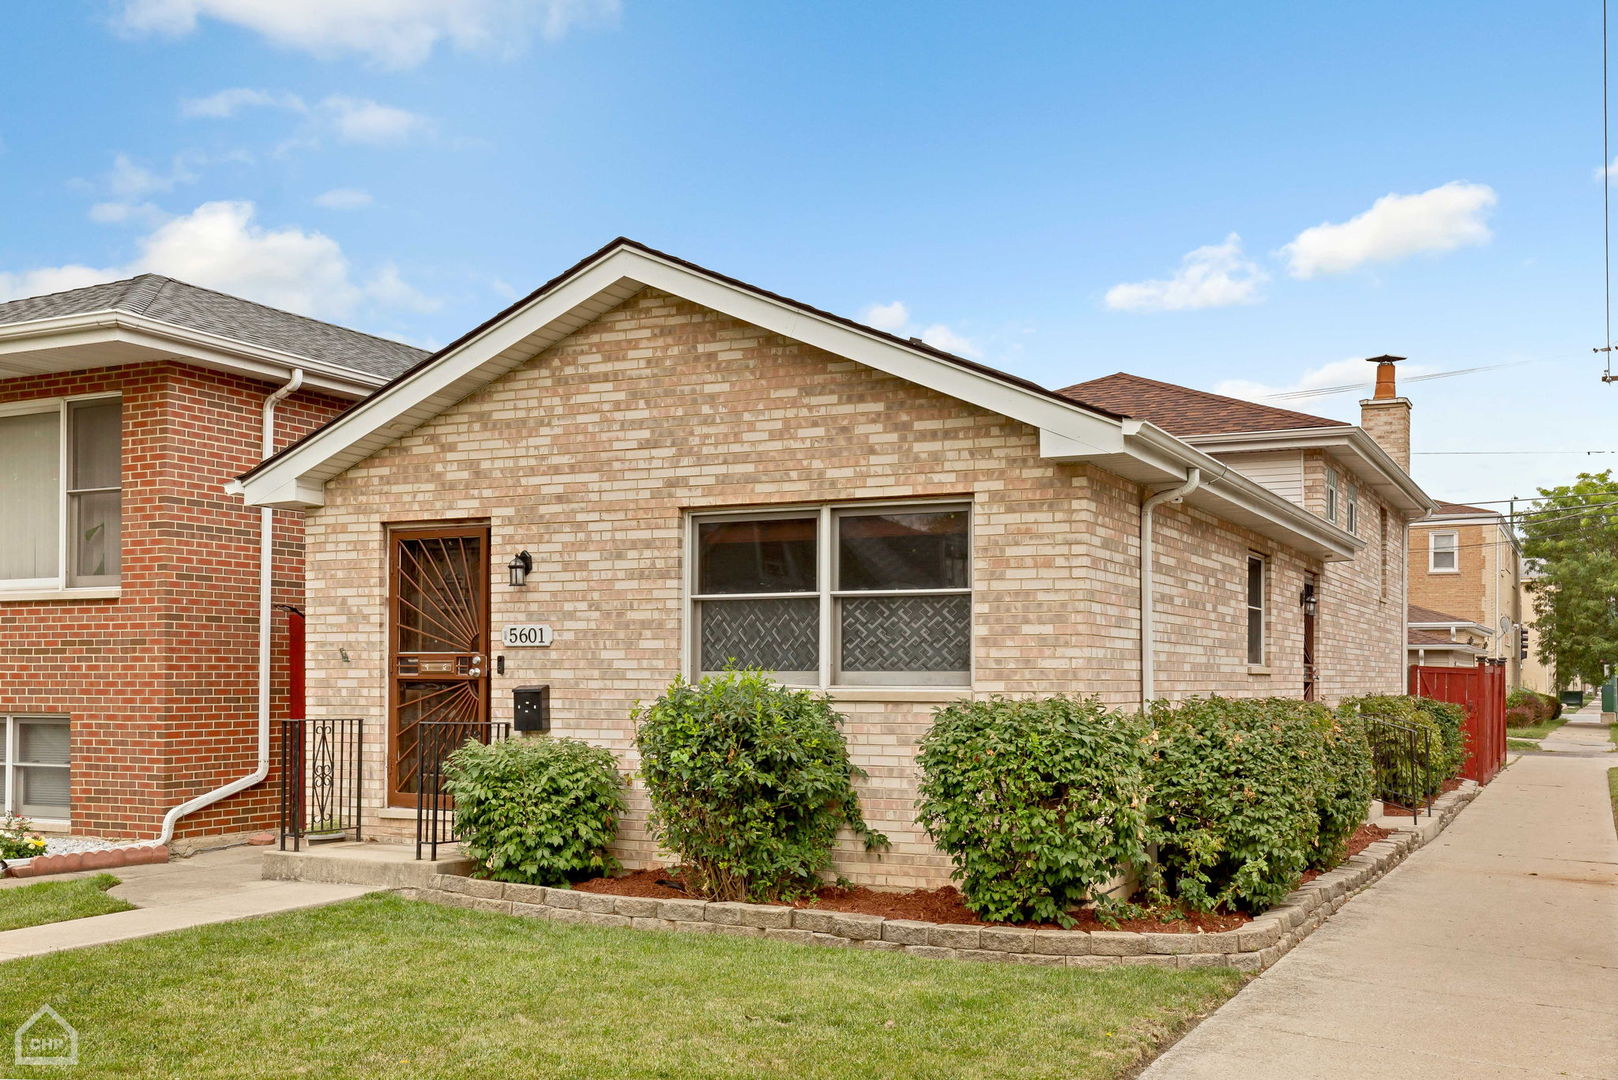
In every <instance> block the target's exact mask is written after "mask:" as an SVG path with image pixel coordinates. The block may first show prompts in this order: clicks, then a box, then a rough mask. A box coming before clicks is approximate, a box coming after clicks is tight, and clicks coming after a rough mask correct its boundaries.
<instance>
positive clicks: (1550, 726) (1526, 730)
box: [1506, 713, 1569, 740]
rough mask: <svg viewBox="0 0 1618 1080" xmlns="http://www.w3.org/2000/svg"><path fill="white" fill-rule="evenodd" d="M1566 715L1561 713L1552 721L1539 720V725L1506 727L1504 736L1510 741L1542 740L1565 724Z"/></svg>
mask: <svg viewBox="0 0 1618 1080" xmlns="http://www.w3.org/2000/svg"><path fill="white" fill-rule="evenodd" d="M1568 715H1569V714H1568V713H1563V714H1562V715H1561V716H1558V717H1557V718H1556V719H1554V720H1541V721H1540V722H1539V723H1537V724H1530V725H1528V726H1527V727H1508V728H1506V735H1507V737H1508V738H1512V739H1534V740H1539V739H1543V738H1544V737H1545V736H1547V735H1549V734H1550V733H1551V732H1553V731H1555V730H1556V729H1557V728H1559V727H1561V726H1562V725H1563V724H1565V723H1567V721H1568Z"/></svg>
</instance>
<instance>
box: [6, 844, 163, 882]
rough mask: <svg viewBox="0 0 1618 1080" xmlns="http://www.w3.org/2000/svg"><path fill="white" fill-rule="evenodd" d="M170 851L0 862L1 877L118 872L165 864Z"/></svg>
mask: <svg viewBox="0 0 1618 1080" xmlns="http://www.w3.org/2000/svg"><path fill="white" fill-rule="evenodd" d="M168 861H169V849H168V848H166V847H162V846H159V845H156V844H139V843H137V844H129V845H126V846H124V847H108V848H96V849H95V850H93V851H64V852H61V853H59V854H56V855H35V856H34V857H33V858H31V859H11V860H0V870H3V873H0V877H16V878H25V877H46V876H48V875H50V874H73V873H77V872H79V871H81V870H115V869H117V868H118V867H120V866H144V865H146V864H148V863H166V862H168Z"/></svg>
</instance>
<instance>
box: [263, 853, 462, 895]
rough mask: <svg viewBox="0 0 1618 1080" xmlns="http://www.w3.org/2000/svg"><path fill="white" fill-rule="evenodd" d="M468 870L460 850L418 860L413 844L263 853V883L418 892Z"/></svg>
mask: <svg viewBox="0 0 1618 1080" xmlns="http://www.w3.org/2000/svg"><path fill="white" fill-rule="evenodd" d="M452 850H453V849H452ZM471 869H472V860H471V859H468V858H466V857H465V856H463V855H461V854H460V853H459V852H458V851H456V852H455V853H454V854H444V853H443V851H442V850H440V857H439V858H437V859H421V860H419V861H418V860H417V859H416V849H415V846H414V845H411V844H368V843H354V842H343V843H336V844H314V845H306V846H305V847H304V849H303V850H302V851H275V850H270V851H266V852H265V853H264V866H263V877H264V878H265V880H267V881H319V882H326V883H329V884H337V885H373V886H376V887H378V888H383V889H420V888H428V887H431V886H432V885H433V884H434V883H435V882H436V881H437V879H438V875H440V874H465V873H467V872H468V871H470V870H471Z"/></svg>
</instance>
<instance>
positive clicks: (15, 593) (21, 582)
mask: <svg viewBox="0 0 1618 1080" xmlns="http://www.w3.org/2000/svg"><path fill="white" fill-rule="evenodd" d="M105 401H117V402H118V403H119V404H120V406H121V405H122V402H123V394H122V392H120V391H116V390H114V391H105V392H101V393H94V394H72V395H69V396H66V397H56V398H33V399H30V400H27V401H11V402H6V403H4V404H0V418H9V417H13V416H32V415H41V414H54V415H55V416H56V455H57V456H56V463H57V464H56V468H57V485H56V576H55V577H42V578H4V579H0V602H4V601H6V600H38V599H49V598H52V597H86V598H100V597H115V596H117V595H119V592H120V591H121V587H122V583H123V567H122V560H121V559H120V560H119V572H118V573H117V574H109V575H105V576H104V577H102V578H98V579H96V580H93V581H90V582H85V583H81V584H74V583H73V582H74V581H75V579H77V578H79V577H81V576H82V575H79V574H77V573H76V568H75V566H74V562H75V560H76V559H77V552H76V550H75V547H74V545H73V543H72V542H71V537H72V517H73V513H74V510H75V506H76V504H75V497H76V496H79V495H86V494H97V493H109V492H114V491H116V492H118V493H119V494H120V496H121V495H122V493H123V461H124V447H123V426H122V424H123V421H122V415H121V413H120V419H119V432H118V440H119V446H118V468H119V483H118V486H117V487H116V488H110V487H109V488H74V487H72V486H71V485H72V483H73V473H72V467H73V452H72V443H73V440H72V437H71V433H70V425H71V423H72V415H73V411H74V408H75V407H76V406H79V405H82V404H84V403H87V402H105ZM118 517H119V523H120V529H119V543H120V545H121V544H122V542H123V530H122V528H121V525H122V522H123V505H122V500H121V498H120V502H119V508H118Z"/></svg>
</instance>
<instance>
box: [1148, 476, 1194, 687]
mask: <svg viewBox="0 0 1618 1080" xmlns="http://www.w3.org/2000/svg"><path fill="white" fill-rule="evenodd" d="M1201 486H1202V470H1201V469H1198V468H1194V467H1193V468H1190V469H1187V470H1186V472H1185V483H1183V484H1181V485H1180V486H1179V487H1173V488H1169V489H1168V490H1167V491H1159V492H1158V493H1157V494H1156V495H1152V496H1149V497H1148V498H1147V499H1146V501H1145V502H1143V503H1141V504H1140V707H1141V709H1142V710H1144V709H1145V708H1146V707H1147V706H1148V705H1150V704H1151V703H1152V701H1153V699H1154V697H1155V696H1156V695H1155V689H1156V684H1157V672H1156V659H1155V657H1154V656H1153V655H1152V654H1153V653H1154V652H1155V651H1156V648H1157V634H1156V630H1155V627H1154V626H1153V625H1152V624H1153V617H1154V615H1155V610H1154V607H1155V605H1154V604H1153V600H1152V588H1153V586H1152V512H1153V511H1154V510H1156V509H1157V508H1158V507H1159V506H1162V505H1163V504H1164V503H1170V502H1180V501H1181V500H1183V499H1184V498H1185V497H1186V496H1187V495H1189V494H1191V493H1192V492H1193V491H1195V490H1197V488H1199V487H1201Z"/></svg>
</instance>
